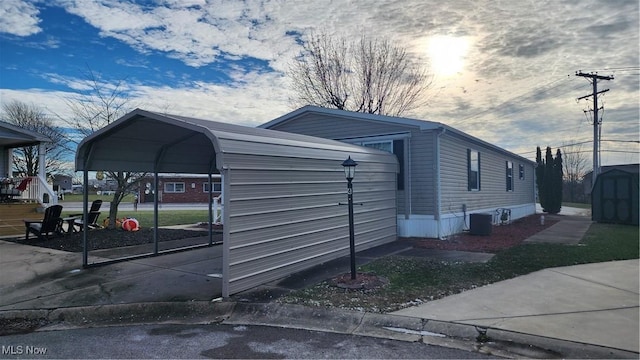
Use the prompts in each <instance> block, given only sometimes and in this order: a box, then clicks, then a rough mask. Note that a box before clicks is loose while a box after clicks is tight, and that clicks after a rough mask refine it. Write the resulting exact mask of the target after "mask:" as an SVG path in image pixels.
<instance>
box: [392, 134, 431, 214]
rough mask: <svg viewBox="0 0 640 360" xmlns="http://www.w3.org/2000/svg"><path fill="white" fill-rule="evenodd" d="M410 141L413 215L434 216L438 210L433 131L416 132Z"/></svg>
mask: <svg viewBox="0 0 640 360" xmlns="http://www.w3.org/2000/svg"><path fill="white" fill-rule="evenodd" d="M410 141H411V169H410V171H411V213H412V214H418V215H433V214H434V213H435V209H436V189H435V180H436V163H435V154H434V150H435V148H434V135H433V132H432V131H421V132H418V131H416V132H414V133H412V136H411V139H410ZM398 196H400V195H398Z"/></svg>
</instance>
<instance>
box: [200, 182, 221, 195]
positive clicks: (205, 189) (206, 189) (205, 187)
mask: <svg viewBox="0 0 640 360" xmlns="http://www.w3.org/2000/svg"><path fill="white" fill-rule="evenodd" d="M212 184H213V192H222V183H219V182H214V183H212ZM202 192H206V193H207V192H209V183H208V182H206V183H202Z"/></svg>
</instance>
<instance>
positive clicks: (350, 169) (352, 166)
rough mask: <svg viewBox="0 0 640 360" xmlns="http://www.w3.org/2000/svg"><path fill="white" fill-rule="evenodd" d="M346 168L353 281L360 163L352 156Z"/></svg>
mask: <svg viewBox="0 0 640 360" xmlns="http://www.w3.org/2000/svg"><path fill="white" fill-rule="evenodd" d="M342 166H344V176H345V177H346V178H347V200H348V202H349V204H348V205H349V250H350V252H351V279H352V280H355V278H356V243H355V233H354V231H353V185H352V183H351V182H352V181H353V177H354V176H355V174H356V166H358V163H357V162H355V161H353V159H351V156H349V158H348V159H347V160H345V161H343V162H342Z"/></svg>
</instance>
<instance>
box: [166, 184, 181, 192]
mask: <svg viewBox="0 0 640 360" xmlns="http://www.w3.org/2000/svg"><path fill="white" fill-rule="evenodd" d="M164 192H165V193H183V192H184V183H183V182H166V183H164Z"/></svg>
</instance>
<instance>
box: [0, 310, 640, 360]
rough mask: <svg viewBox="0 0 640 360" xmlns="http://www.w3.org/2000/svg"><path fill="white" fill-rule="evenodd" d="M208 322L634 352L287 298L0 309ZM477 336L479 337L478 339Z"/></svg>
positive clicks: (103, 319) (77, 320)
mask: <svg viewBox="0 0 640 360" xmlns="http://www.w3.org/2000/svg"><path fill="white" fill-rule="evenodd" d="M214 323H219V324H227V325H263V326H275V327H282V328H293V329H302V330H310V331H323V332H333V333H341V334H350V335H359V336H369V337H377V338H384V339H392V340H399V341H407V342H422V343H425V344H428V345H437V346H444V347H450V348H456V349H461V350H465V351H473V352H479V353H484V354H492V355H497V356H502V357H509V358H522V357H527V358H585V359H586V358H632V359H637V358H638V353H636V352H630V351H625V350H619V349H613V348H607V347H602V346H597V345H591V344H583V343H577V342H572V341H567V340H560V339H554V338H547V337H542V336H536V335H529V334H522V333H517V332H513V331H506V330H501V329H495V328H479V327H477V326H475V325H469V324H462V323H455V322H446V321H438V320H430V319H421V318H414V317H407V316H402V315H393V314H378V313H366V312H359V311H353V310H343V309H332V308H323V307H309V306H302V305H293V304H279V303H242V302H226V301H219V302H210V301H192V302H153V303H134V304H114V305H103V306H82V307H69V308H58V309H40V310H5V311H0V324H1V325H2V326H1V327H0V329H1V330H0V335H9V334H16V333H26V332H32V331H49V330H63V329H77V328H86V327H101V326H121V325H141V324H214ZM479 335H482V336H481V337H482V338H483V341H478V339H479Z"/></svg>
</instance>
